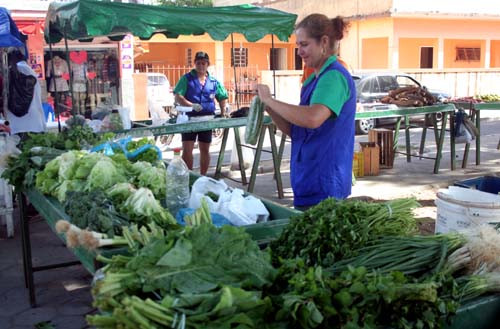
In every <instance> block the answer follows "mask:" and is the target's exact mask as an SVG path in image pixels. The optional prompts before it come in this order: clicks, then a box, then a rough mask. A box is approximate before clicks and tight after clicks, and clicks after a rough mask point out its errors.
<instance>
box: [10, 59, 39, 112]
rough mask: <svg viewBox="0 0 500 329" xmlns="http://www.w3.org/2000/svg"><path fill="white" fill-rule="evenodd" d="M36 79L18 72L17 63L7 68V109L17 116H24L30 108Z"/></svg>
mask: <svg viewBox="0 0 500 329" xmlns="http://www.w3.org/2000/svg"><path fill="white" fill-rule="evenodd" d="M36 80H37V79H36V78H35V77H34V76H32V75H26V74H24V73H21V72H19V70H18V69H17V64H13V65H12V66H11V68H10V70H9V111H10V112H12V114H14V115H15V116H17V117H22V116H25V115H26V113H28V110H29V108H30V104H31V101H32V100H33V95H34V93H35V85H36V82H37V81H36Z"/></svg>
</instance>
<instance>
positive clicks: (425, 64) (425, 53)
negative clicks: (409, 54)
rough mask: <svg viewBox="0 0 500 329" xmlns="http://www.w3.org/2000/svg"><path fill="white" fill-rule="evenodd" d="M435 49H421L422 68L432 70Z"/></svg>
mask: <svg viewBox="0 0 500 329" xmlns="http://www.w3.org/2000/svg"><path fill="white" fill-rule="evenodd" d="M433 56H434V47H420V68H421V69H432V67H433Z"/></svg>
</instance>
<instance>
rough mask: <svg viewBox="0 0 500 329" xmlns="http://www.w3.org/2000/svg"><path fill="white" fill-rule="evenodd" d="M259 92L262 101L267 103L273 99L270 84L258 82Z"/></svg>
mask: <svg viewBox="0 0 500 329" xmlns="http://www.w3.org/2000/svg"><path fill="white" fill-rule="evenodd" d="M257 92H258V94H259V97H260V100H261V101H262V102H264V103H266V104H267V102H268V101H269V100H270V99H271V91H270V90H269V86H268V85H263V84H258V85H257Z"/></svg>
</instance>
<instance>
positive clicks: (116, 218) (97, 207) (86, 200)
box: [63, 190, 129, 237]
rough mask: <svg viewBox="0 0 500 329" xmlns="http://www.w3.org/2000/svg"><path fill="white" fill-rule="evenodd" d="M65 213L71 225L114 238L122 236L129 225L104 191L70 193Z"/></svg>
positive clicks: (65, 204)
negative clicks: (123, 228) (124, 228)
mask: <svg viewBox="0 0 500 329" xmlns="http://www.w3.org/2000/svg"><path fill="white" fill-rule="evenodd" d="M63 206H64V212H65V213H66V214H68V215H69V216H70V217H71V223H73V224H74V225H76V226H78V227H80V228H82V229H85V228H88V229H89V230H91V231H95V232H101V233H105V234H107V235H108V236H111V237H113V236H114V235H115V234H118V235H119V234H121V232H122V226H127V225H129V219H128V218H127V217H126V216H124V215H121V214H119V213H118V212H117V211H116V210H115V208H114V206H113V203H112V202H111V200H109V199H108V198H107V197H106V194H105V193H104V192H103V191H102V190H94V191H91V192H68V194H67V198H66V201H65V202H64V205H63Z"/></svg>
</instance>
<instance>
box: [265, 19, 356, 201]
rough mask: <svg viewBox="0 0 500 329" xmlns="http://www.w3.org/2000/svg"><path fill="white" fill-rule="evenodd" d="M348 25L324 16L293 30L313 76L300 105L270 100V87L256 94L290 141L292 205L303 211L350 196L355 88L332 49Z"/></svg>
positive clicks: (336, 45) (304, 20)
mask: <svg viewBox="0 0 500 329" xmlns="http://www.w3.org/2000/svg"><path fill="white" fill-rule="evenodd" d="M346 28H347V24H346V23H345V22H344V21H343V20H342V18H340V17H336V18H334V19H329V18H328V17H326V16H325V15H322V14H312V15H309V16H307V17H306V18H304V19H303V20H302V21H301V22H300V23H299V24H298V25H297V27H296V29H295V34H296V39H297V47H298V54H299V56H300V57H302V60H303V61H304V64H305V65H307V66H308V67H311V68H313V69H314V73H313V74H311V76H309V78H308V79H307V80H306V81H304V84H303V85H302V90H301V95H300V105H298V106H297V105H291V104H287V103H284V102H281V101H278V100H275V99H273V98H272V96H271V93H270V90H269V87H268V86H266V85H258V87H257V89H258V93H259V97H260V98H261V100H262V101H263V102H264V103H265V104H266V110H267V112H268V113H269V115H270V116H271V117H272V119H273V121H274V123H275V124H276V125H277V126H278V128H279V129H280V130H281V131H283V132H284V133H285V134H287V135H288V136H290V137H291V139H292V154H291V162H290V179H291V184H292V189H293V193H294V206H295V208H297V209H300V210H305V209H307V208H309V207H311V206H314V205H316V204H318V203H319V202H321V201H322V200H324V199H326V198H328V197H333V198H336V199H345V198H346V197H348V196H349V195H350V194H351V183H352V181H351V179H352V159H353V152H354V116H355V113H356V89H355V86H354V82H353V80H352V77H351V75H350V74H349V72H348V71H347V70H346V69H345V68H344V66H343V65H341V64H340V63H339V62H338V61H337V57H336V56H335V55H331V54H333V53H335V50H336V49H337V47H338V44H337V43H338V42H339V41H340V40H341V39H342V37H343V34H344V31H345V29H346Z"/></svg>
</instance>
